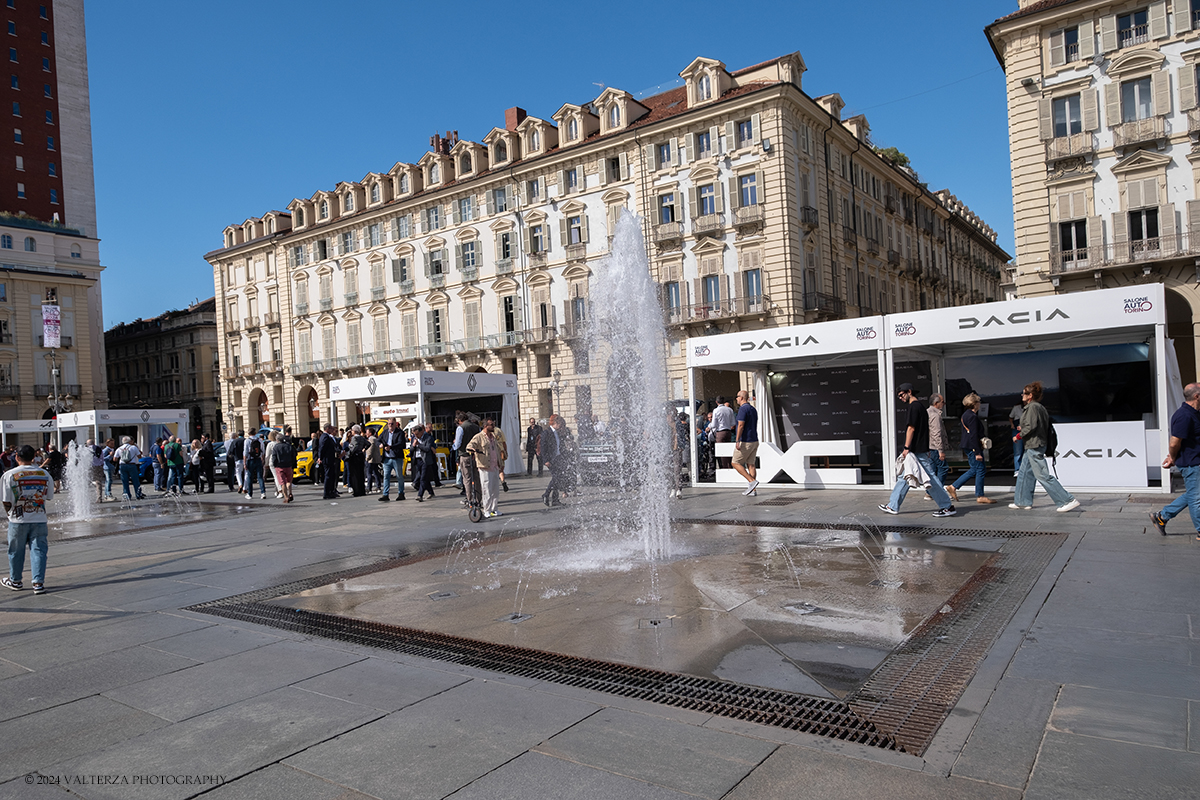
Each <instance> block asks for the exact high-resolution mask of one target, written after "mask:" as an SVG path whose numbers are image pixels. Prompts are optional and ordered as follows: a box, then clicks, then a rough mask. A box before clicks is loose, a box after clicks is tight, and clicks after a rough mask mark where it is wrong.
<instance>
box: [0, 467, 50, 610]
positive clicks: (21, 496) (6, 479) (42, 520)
mask: <svg viewBox="0 0 1200 800" xmlns="http://www.w3.org/2000/svg"><path fill="white" fill-rule="evenodd" d="M33 455H34V450H33V448H32V447H30V446H29V445H25V446H24V447H22V448H21V449H20V450H18V451H17V466H16V467H14V468H12V469H10V470H9V471H8V472H6V473H4V476H3V477H0V501H3V503H4V511H5V512H6V513H7V514H8V577H7V578H4V579H3V580H0V584H3V585H4V586H7V587H8V588H9V589H12V590H13V591H18V590H20V589H22V588H23V586H22V584H21V574H22V573H23V572H24V571H25V548H26V547H28V548H29V550H30V552H31V553H32V556H33V557H32V559H31V567H32V570H33V593H34V594H41V593H42V592H44V591H46V584H45V580H46V551H47V550H48V549H49V546H48V545H47V543H46V534H47V532H48V531H47V527H46V502H47V501H48V500H49V499H50V498H52V497H54V479H53V478H51V477H50V473H49V472H47V471H46V470H44V469H42V468H41V467H35V466H33Z"/></svg>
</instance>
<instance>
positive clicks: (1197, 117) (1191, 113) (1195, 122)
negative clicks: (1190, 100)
mask: <svg viewBox="0 0 1200 800" xmlns="http://www.w3.org/2000/svg"><path fill="white" fill-rule="evenodd" d="M1187 123H1188V133H1195V132H1196V131H1200V108H1189V109H1188V112H1187Z"/></svg>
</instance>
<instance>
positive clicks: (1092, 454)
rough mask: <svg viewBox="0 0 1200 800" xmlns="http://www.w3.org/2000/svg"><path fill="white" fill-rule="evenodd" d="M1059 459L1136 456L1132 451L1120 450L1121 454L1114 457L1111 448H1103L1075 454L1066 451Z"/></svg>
mask: <svg viewBox="0 0 1200 800" xmlns="http://www.w3.org/2000/svg"><path fill="white" fill-rule="evenodd" d="M1061 457H1062V458H1137V455H1136V454H1134V453H1133V451H1131V450H1129V449H1125V450H1122V451H1121V452H1119V453H1117V454H1116V455H1115V456H1114V455H1113V451H1112V448H1111V447H1110V448H1108V449H1105V448H1103V447H1089V448H1088V449H1087V450H1084V451H1083V452H1082V453H1079V452H1076V451H1075V450H1068V451H1067V452H1065V453H1062V454H1061Z"/></svg>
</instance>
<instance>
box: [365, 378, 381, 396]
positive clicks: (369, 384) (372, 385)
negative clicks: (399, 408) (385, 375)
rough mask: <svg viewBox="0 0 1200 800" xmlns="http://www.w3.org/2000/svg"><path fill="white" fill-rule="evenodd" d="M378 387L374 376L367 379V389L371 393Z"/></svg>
mask: <svg viewBox="0 0 1200 800" xmlns="http://www.w3.org/2000/svg"><path fill="white" fill-rule="evenodd" d="M378 388H379V384H377V383H376V382H375V379H374V378H371V380H369V381H367V391H368V392H370V393H371V394H375V390H376V389H378Z"/></svg>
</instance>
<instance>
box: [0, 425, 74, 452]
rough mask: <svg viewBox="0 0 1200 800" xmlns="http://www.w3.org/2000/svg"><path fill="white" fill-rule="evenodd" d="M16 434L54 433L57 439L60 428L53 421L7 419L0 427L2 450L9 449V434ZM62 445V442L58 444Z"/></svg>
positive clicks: (0, 447)
mask: <svg viewBox="0 0 1200 800" xmlns="http://www.w3.org/2000/svg"><path fill="white" fill-rule="evenodd" d="M16 433H41V434H51V433H53V434H55V435H56V437H57V434H58V426H57V425H55V424H54V420H52V419H6V420H4V423H3V425H0V449H8V437H9V434H16ZM60 443H61V441H58V442H56V444H60Z"/></svg>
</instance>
